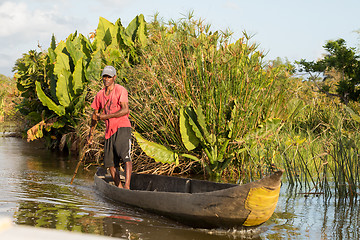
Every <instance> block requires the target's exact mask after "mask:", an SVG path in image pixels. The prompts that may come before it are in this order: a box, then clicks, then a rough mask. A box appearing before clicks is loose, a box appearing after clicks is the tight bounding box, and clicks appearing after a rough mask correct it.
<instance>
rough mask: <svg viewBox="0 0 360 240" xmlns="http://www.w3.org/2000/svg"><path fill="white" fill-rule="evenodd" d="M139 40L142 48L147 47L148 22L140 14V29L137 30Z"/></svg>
mask: <svg viewBox="0 0 360 240" xmlns="http://www.w3.org/2000/svg"><path fill="white" fill-rule="evenodd" d="M136 33H137V34H136V35H137V40H138V41H139V43H140V44H141V45H142V46H145V45H146V43H147V37H146V22H145V19H144V15H142V14H140V15H139V17H138V29H137V32H136Z"/></svg>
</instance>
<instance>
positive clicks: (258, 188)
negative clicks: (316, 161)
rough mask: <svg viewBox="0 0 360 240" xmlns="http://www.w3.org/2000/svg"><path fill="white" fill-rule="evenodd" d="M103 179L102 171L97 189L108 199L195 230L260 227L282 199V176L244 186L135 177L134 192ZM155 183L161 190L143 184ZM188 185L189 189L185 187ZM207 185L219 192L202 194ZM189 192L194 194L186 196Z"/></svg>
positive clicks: (171, 178)
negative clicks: (161, 216)
mask: <svg viewBox="0 0 360 240" xmlns="http://www.w3.org/2000/svg"><path fill="white" fill-rule="evenodd" d="M104 175H105V174H104V171H103V170H101V171H98V172H97V173H96V174H95V178H94V179H95V188H96V189H97V190H98V191H99V192H101V193H102V194H103V195H104V196H105V197H107V198H110V199H112V200H115V201H118V202H121V203H125V204H128V205H131V206H136V207H140V208H143V209H145V210H148V211H151V212H154V213H157V214H161V215H163V216H167V217H169V218H172V219H174V220H177V221H179V222H181V223H184V224H186V225H190V226H193V227H202V228H217V227H221V228H232V227H239V226H249V227H251V226H257V225H260V224H262V223H263V222H265V221H266V220H268V219H269V218H270V217H271V215H272V214H273V212H274V210H275V207H276V203H277V200H278V196H279V190H280V185H281V182H280V178H281V175H282V172H278V173H276V174H274V175H271V176H269V177H265V178H263V179H261V180H259V181H255V182H252V183H248V184H244V185H232V184H220V185H219V184H217V183H211V182H207V181H199V180H190V179H182V178H176V177H167V176H158V175H143V174H133V176H132V184H131V189H132V190H126V189H120V188H117V187H115V186H114V185H111V184H109V183H108V182H107V181H105V180H106V177H104ZM152 181H154V182H155V183H154V184H153V185H154V186H157V187H158V188H156V189H151V186H150V187H149V186H147V188H146V189H144V188H145V185H144V184H148V185H151V183H152ZM171 181H172V182H171ZM190 181H191V182H190ZM156 182H158V183H161V184H162V185H163V186H165V185H171V184H173V185H174V186H175V185H176V186H180V188H184V191H182V192H178V191H179V190H176V191H173V192H168V191H165V190H164V189H161V188H162V187H161V186H159V185H158V184H156ZM167 182H169V183H168V184H167ZM189 182H190V183H191V186H190V187H189V186H187V185H186V184H187V183H189ZM139 183H140V184H139ZM204 184H208V185H209V186H210V189H211V187H214V188H220V190H215V191H208V192H199V191H201V188H203V185H204ZM139 185H144V186H142V187H139ZM181 185H184V186H181ZM199 188H200V189H199ZM221 188H223V189H221ZM136 189H140V190H136ZM174 189H175V187H174ZM189 189H191V191H190V192H186V191H189ZM207 189H209V187H207ZM264 202H265V203H264Z"/></svg>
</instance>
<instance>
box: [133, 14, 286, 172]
mask: <svg viewBox="0 0 360 240" xmlns="http://www.w3.org/2000/svg"><path fill="white" fill-rule="evenodd" d="M148 29H149V39H150V42H149V46H148V48H147V49H146V50H145V51H144V52H143V54H142V61H141V63H140V64H139V65H137V66H136V67H134V68H133V69H132V70H131V71H130V76H129V77H128V78H129V79H132V80H131V81H130V82H129V84H128V87H129V92H130V100H131V117H132V119H133V120H134V122H135V124H136V129H137V131H139V132H141V133H142V134H143V136H145V137H146V138H147V139H148V140H151V141H154V142H157V143H160V144H162V145H165V146H167V147H168V148H171V149H172V150H174V151H177V152H182V153H189V150H188V149H186V147H185V146H184V144H183V142H182V138H181V133H180V127H179V116H180V111H181V109H182V108H184V107H186V106H191V107H193V108H194V109H199V108H201V109H202V112H203V115H204V121H205V122H206V129H204V131H205V132H209V136H210V137H209V138H207V139H206V140H207V141H208V142H207V143H206V146H208V149H205V150H203V149H199V148H198V149H195V150H194V151H192V152H191V154H193V155H195V156H196V158H198V159H200V160H201V165H202V166H209V169H208V170H207V171H208V173H214V172H217V173H220V174H221V173H222V172H223V171H224V170H225V169H226V167H227V166H228V165H229V164H230V163H231V164H233V163H235V162H236V161H243V159H239V158H237V157H236V156H237V155H239V154H240V153H239V152H241V150H242V149H243V148H244V147H245V144H246V140H244V138H243V137H244V136H245V135H246V134H248V133H249V132H250V131H252V130H253V129H256V128H257V127H258V126H259V125H261V124H262V123H263V122H264V121H267V120H268V119H270V118H273V117H275V115H274V112H275V111H274V110H275V109H276V111H284V108H283V107H281V105H283V102H284V101H283V100H284V99H286V97H285V96H284V95H289V94H288V93H286V92H285V91H283V89H282V87H281V84H279V83H278V81H280V80H284V81H286V78H285V77H284V78H282V79H281V77H283V74H284V72H286V69H284V68H283V67H282V66H281V67H274V66H272V65H271V64H267V63H265V62H264V61H263V58H264V54H263V53H262V52H261V51H259V50H258V46H257V44H255V43H253V42H251V38H250V37H249V36H248V35H247V34H246V33H244V36H243V37H242V38H240V39H238V40H237V41H236V42H235V43H230V39H231V34H230V33H226V32H225V33H224V32H212V31H211V30H210V26H209V25H205V24H204V23H203V21H201V20H196V19H194V18H193V17H192V16H191V15H190V16H189V17H188V18H185V19H181V20H180V21H179V22H174V21H173V22H170V23H167V24H165V23H162V22H159V21H158V20H157V19H156V18H155V19H154V21H153V22H151V23H150V24H149V26H148ZM279 105H280V106H279ZM221 152H224V154H220V153H221ZM210 155H211V157H210ZM214 156H215V157H214ZM214 159H215V160H214ZM182 160H183V161H188V159H182Z"/></svg>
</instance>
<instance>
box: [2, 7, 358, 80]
mask: <svg viewBox="0 0 360 240" xmlns="http://www.w3.org/2000/svg"><path fill="white" fill-rule="evenodd" d="M359 9H360V1H359V0H302V1H299V0H298V1H294V0H272V1H270V0H181V1H179V0H177V1H172V0H152V1H149V0H57V1H53V0H11V1H10V0H0V74H3V75H6V76H9V77H12V76H13V74H14V73H13V72H12V69H13V67H14V64H15V61H16V59H18V58H20V57H21V56H22V54H23V53H27V52H28V51H29V50H38V51H40V48H39V46H40V47H41V48H42V49H43V50H46V49H47V48H48V47H49V46H50V40H51V36H52V35H53V34H54V35H55V37H56V40H57V41H60V40H65V39H66V37H67V36H68V35H69V34H71V33H74V32H75V31H78V33H82V34H83V35H85V36H89V33H90V32H94V30H95V29H96V28H97V25H98V22H99V17H104V18H106V19H107V20H109V21H111V22H113V23H115V21H116V20H117V19H119V18H120V19H121V22H122V24H123V25H124V26H127V25H128V24H129V22H130V21H131V20H132V19H133V18H134V17H135V16H137V15H139V14H143V15H144V16H145V20H147V21H151V19H152V17H153V16H154V14H156V13H158V14H159V17H161V18H162V19H163V20H164V21H169V20H179V19H181V18H183V17H184V15H188V13H189V12H193V13H194V16H195V18H197V19H200V18H201V19H203V20H204V22H205V23H207V24H210V25H211V26H212V30H213V31H216V30H222V31H225V30H226V29H229V30H231V31H232V32H233V36H232V39H233V41H236V40H237V39H239V38H241V37H242V36H243V31H245V32H247V33H248V34H249V35H253V38H252V42H255V43H257V44H258V45H259V49H261V50H263V51H265V52H266V53H267V57H266V59H267V60H272V59H276V58H277V57H280V58H282V59H284V60H285V59H288V60H289V61H291V62H294V61H295V60H300V59H306V60H307V61H316V60H317V59H319V58H321V57H322V56H323V54H324V49H323V46H324V45H325V43H326V41H328V40H336V39H339V38H343V39H345V41H346V42H347V46H349V47H355V48H358V49H359V48H360V34H359V33H358V32H357V31H359V30H360V14H359Z"/></svg>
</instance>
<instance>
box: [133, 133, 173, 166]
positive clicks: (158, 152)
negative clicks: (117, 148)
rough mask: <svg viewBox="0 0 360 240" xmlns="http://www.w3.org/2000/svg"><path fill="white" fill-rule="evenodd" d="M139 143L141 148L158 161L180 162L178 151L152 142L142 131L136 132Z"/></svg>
mask: <svg viewBox="0 0 360 240" xmlns="http://www.w3.org/2000/svg"><path fill="white" fill-rule="evenodd" d="M134 136H135V138H136V141H137V143H138V144H139V146H140V147H141V149H142V150H143V151H144V152H145V153H146V155H148V156H149V157H151V158H153V159H154V160H155V161H157V162H162V163H173V162H175V163H176V165H177V164H179V156H178V154H177V153H175V152H173V151H171V150H169V149H167V148H166V147H165V146H163V145H160V144H157V143H154V142H150V141H148V140H146V139H144V138H143V137H142V136H141V135H140V133H138V132H134Z"/></svg>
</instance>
